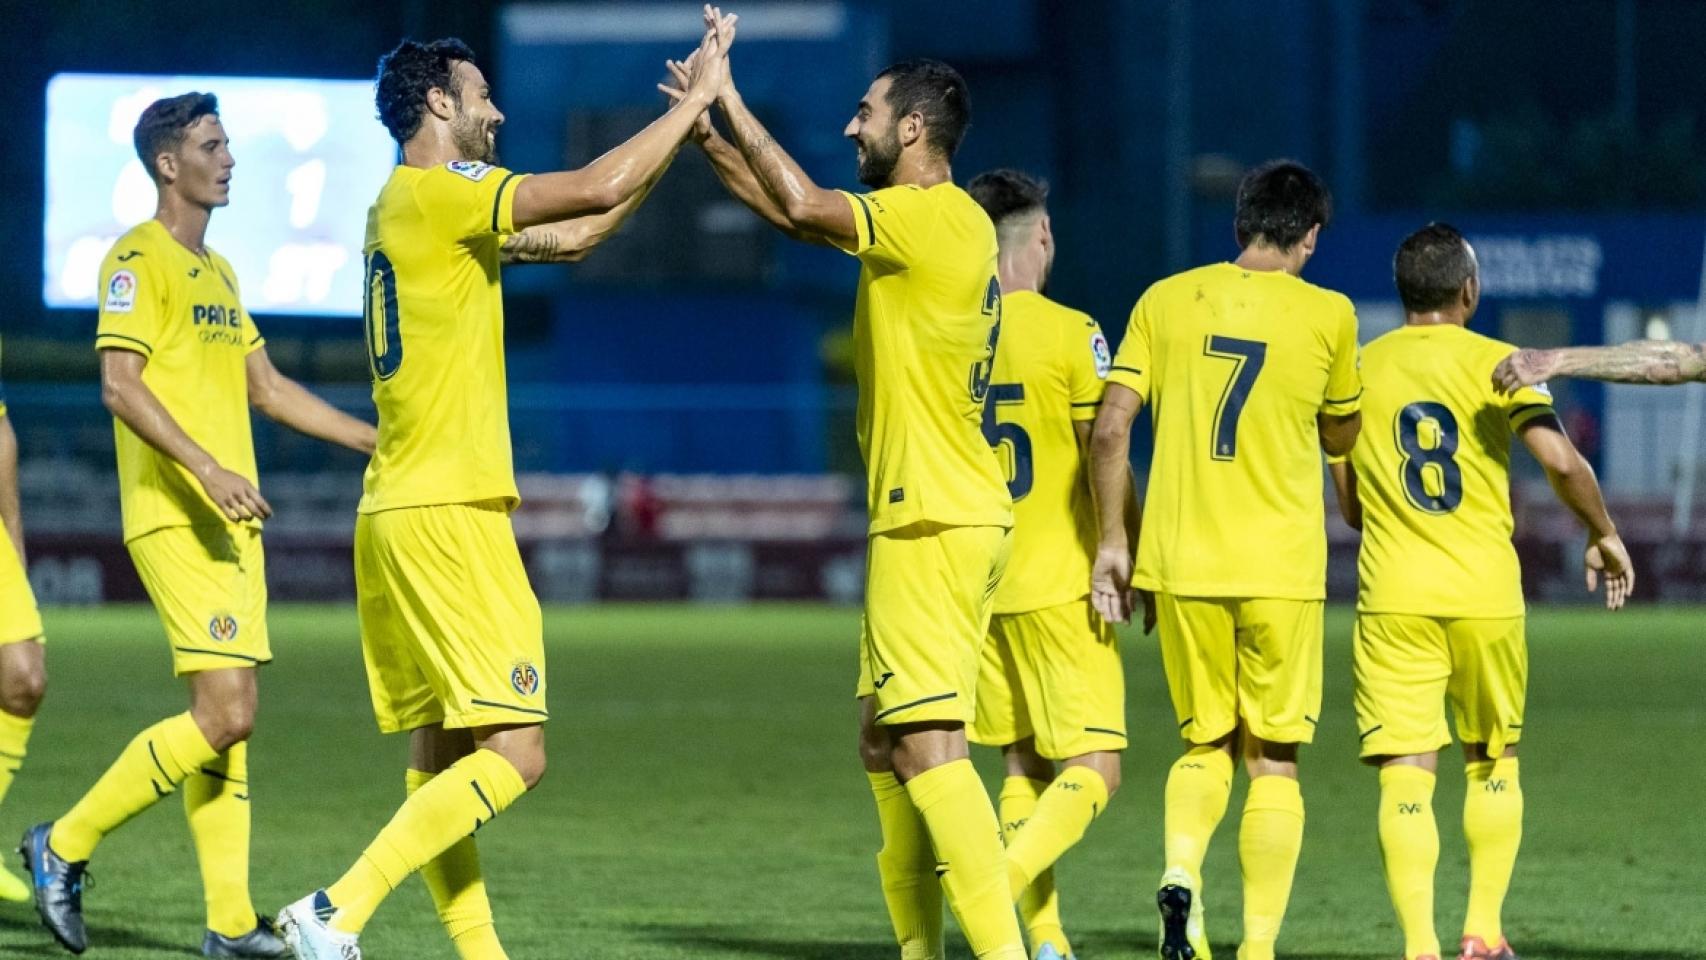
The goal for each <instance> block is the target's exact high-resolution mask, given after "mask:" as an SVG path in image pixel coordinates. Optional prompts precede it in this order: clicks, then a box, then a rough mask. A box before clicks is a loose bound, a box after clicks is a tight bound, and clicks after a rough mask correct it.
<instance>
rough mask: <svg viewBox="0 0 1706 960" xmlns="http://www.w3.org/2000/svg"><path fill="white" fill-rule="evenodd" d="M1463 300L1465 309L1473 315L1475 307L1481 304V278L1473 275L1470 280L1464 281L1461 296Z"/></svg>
mask: <svg viewBox="0 0 1706 960" xmlns="http://www.w3.org/2000/svg"><path fill="white" fill-rule="evenodd" d="M1459 296H1461V297H1462V298H1463V309H1465V310H1467V311H1468V312H1469V313H1471V314H1473V313H1474V312H1475V307H1476V305H1477V304H1479V303H1480V302H1481V277H1480V275H1479V274H1474V273H1471V274H1470V275H1469V279H1467V280H1465V281H1463V290H1462V292H1461V293H1460V294H1459Z"/></svg>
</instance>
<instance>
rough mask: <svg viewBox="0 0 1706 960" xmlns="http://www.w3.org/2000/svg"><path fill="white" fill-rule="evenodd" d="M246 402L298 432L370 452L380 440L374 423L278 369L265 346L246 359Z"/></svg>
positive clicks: (359, 451)
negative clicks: (353, 414)
mask: <svg viewBox="0 0 1706 960" xmlns="http://www.w3.org/2000/svg"><path fill="white" fill-rule="evenodd" d="M246 364H247V372H248V377H249V405H250V406H252V407H254V408H255V409H256V410H259V411H260V412H262V413H264V414H266V415H267V418H268V419H271V420H276V421H278V422H279V423H282V424H284V425H285V426H287V427H289V428H290V429H292V430H295V431H296V432H298V433H304V434H307V435H308V436H310V437H313V438H315V439H317V440H325V441H328V442H330V443H335V444H337V445H338V446H340V447H348V448H349V449H351V450H354V451H355V452H357V453H366V454H371V453H372V452H373V448H374V445H375V444H377V443H378V441H379V433H378V431H376V430H374V429H373V424H371V423H368V422H366V421H364V420H358V419H356V418H355V417H352V416H350V415H349V414H347V413H345V412H343V411H342V410H339V409H338V408H337V407H334V406H332V405H331V404H329V403H327V402H326V401H324V400H322V399H320V398H319V397H317V396H315V395H314V394H312V393H310V392H308V389H307V388H305V387H304V386H302V384H300V383H297V382H296V381H295V380H292V379H290V378H289V377H287V376H285V375H284V374H282V373H279V372H278V368H277V367H275V366H273V365H272V359H271V358H270V357H268V356H267V348H266V347H261V348H259V349H257V350H255V351H254V352H252V353H250V354H249V356H248V359H247V361H246Z"/></svg>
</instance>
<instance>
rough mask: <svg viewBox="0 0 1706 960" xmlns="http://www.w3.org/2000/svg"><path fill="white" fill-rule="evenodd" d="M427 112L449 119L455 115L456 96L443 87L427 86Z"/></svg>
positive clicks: (442, 118) (441, 118)
mask: <svg viewBox="0 0 1706 960" xmlns="http://www.w3.org/2000/svg"><path fill="white" fill-rule="evenodd" d="M426 108H427V112H429V113H431V114H432V115H433V116H435V117H437V118H439V119H440V120H449V119H450V118H451V117H454V116H456V98H455V97H452V96H451V95H450V91H449V90H446V89H444V88H443V87H428V88H427V93H426Z"/></svg>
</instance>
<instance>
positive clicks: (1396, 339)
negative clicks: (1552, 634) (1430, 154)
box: [1351, 324, 1552, 619]
mask: <svg viewBox="0 0 1706 960" xmlns="http://www.w3.org/2000/svg"><path fill="white" fill-rule="evenodd" d="M1515 349H1516V348H1515V347H1512V346H1511V345H1509V344H1506V343H1501V342H1499V341H1497V340H1494V339H1491V338H1489V337H1483V336H1481V335H1480V334H1478V333H1472V332H1470V331H1468V330H1465V329H1463V328H1462V327H1459V326H1454V325H1447V324H1439V325H1432V326H1405V327H1400V328H1398V329H1397V330H1394V331H1392V332H1391V333H1388V334H1386V335H1385V336H1382V337H1379V338H1377V339H1375V340H1373V341H1372V342H1370V343H1369V344H1368V346H1367V347H1364V348H1363V354H1362V358H1363V374H1364V376H1365V377H1366V378H1367V381H1368V392H1367V393H1366V394H1365V395H1364V396H1363V408H1362V411H1363V430H1362V437H1361V438H1360V439H1359V440H1358V441H1357V445H1356V449H1354V450H1352V451H1351V465H1352V466H1353V467H1354V468H1355V470H1356V474H1357V485H1358V490H1359V493H1360V496H1361V499H1362V509H1363V521H1362V550H1361V553H1360V555H1359V557H1358V561H1357V574H1358V580H1359V581H1360V587H1359V589H1358V592H1357V609H1359V610H1361V611H1363V612H1365V613H1401V614H1411V615H1415V616H1428V617H1467V618H1489V619H1492V618H1504V617H1520V616H1522V615H1523V600H1522V570H1521V567H1520V566H1519V565H1518V563H1517V557H1516V548H1515V547H1513V546H1512V545H1511V533H1512V531H1514V530H1515V528H1516V522H1515V521H1514V520H1513V519H1512V517H1511V503H1510V456H1511V454H1510V448H1511V437H1512V435H1513V434H1514V433H1515V431H1516V430H1517V429H1518V428H1520V427H1521V426H1523V425H1524V424H1526V423H1528V422H1529V421H1531V420H1533V419H1534V418H1536V417H1540V416H1545V415H1548V414H1551V413H1552V397H1551V394H1550V392H1549V391H1547V389H1546V387H1545V385H1544V384H1542V385H1540V386H1538V387H1525V388H1523V389H1521V390H1518V391H1516V392H1515V393H1514V394H1511V395H1509V396H1504V395H1501V394H1500V393H1498V392H1497V391H1496V390H1494V389H1493V385H1492V379H1493V368H1494V367H1496V366H1498V365H1499V361H1500V360H1503V359H1504V358H1505V357H1507V356H1509V355H1510V354H1511V352H1512V351H1513V350H1515Z"/></svg>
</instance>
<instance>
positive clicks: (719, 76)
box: [687, 5, 740, 104]
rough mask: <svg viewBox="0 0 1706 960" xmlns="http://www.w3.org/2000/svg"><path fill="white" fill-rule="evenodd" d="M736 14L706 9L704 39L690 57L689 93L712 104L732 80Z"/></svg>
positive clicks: (714, 8)
mask: <svg viewBox="0 0 1706 960" xmlns="http://www.w3.org/2000/svg"><path fill="white" fill-rule="evenodd" d="M739 19H740V17H739V16H738V15H736V14H732V13H731V14H728V15H727V16H724V14H723V11H722V10H721V9H719V8H717V7H713V6H709V5H707V6H706V7H705V39H704V40H702V41H700V43H699V49H698V50H697V51H695V57H690V58H689V60H690V61H691V66H690V67H689V68H688V77H687V92H688V93H690V94H695V95H697V96H699V97H703V98H704V102H705V103H707V104H709V103H710V102H711V100H713V99H715V98H716V96H717V94H718V93H719V92H721V90H722V89H723V85H724V84H726V83H728V81H729V47H730V45H732V44H733V43H734V40H735V23H736V21H738V20H739Z"/></svg>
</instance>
